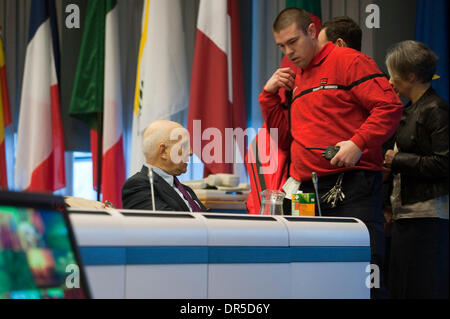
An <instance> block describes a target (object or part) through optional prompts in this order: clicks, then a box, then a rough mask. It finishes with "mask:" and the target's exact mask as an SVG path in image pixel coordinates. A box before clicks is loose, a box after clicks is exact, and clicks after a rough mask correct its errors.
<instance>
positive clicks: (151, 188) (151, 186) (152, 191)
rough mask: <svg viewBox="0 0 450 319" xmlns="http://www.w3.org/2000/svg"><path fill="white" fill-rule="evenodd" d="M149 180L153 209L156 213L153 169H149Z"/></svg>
mask: <svg viewBox="0 0 450 319" xmlns="http://www.w3.org/2000/svg"><path fill="white" fill-rule="evenodd" d="M148 178H149V180H150V190H151V194H152V208H153V211H155V190H154V188H153V169H152V168H151V167H149V168H148Z"/></svg>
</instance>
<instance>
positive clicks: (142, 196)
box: [122, 166, 206, 212]
mask: <svg viewBox="0 0 450 319" xmlns="http://www.w3.org/2000/svg"><path fill="white" fill-rule="evenodd" d="M183 186H184V188H185V189H186V191H187V192H188V193H189V195H191V197H192V199H193V200H194V201H195V202H196V203H197V204H198V205H199V206H200V207H201V208H202V209H203V210H204V211H206V208H205V206H203V204H202V202H201V201H200V200H199V199H198V198H197V195H195V193H194V191H193V190H192V189H191V188H190V187H188V186H186V185H183ZM153 188H154V192H155V206H156V208H155V210H159V211H161V210H164V211H184V212H189V208H188V206H187V205H186V203H185V202H184V201H183V199H182V198H181V197H180V195H178V193H177V192H176V191H175V190H174V189H173V188H172V186H170V185H169V184H168V183H167V182H166V181H165V180H164V179H163V178H162V177H161V176H159V175H158V174H156V173H153ZM122 203H123V208H126V209H143V210H152V209H153V206H152V197H151V191H150V181H149V178H148V168H147V167H146V166H142V169H141V171H140V172H138V173H136V174H134V175H133V176H131V177H130V178H129V179H128V180H127V181H126V182H125V184H123V187H122Z"/></svg>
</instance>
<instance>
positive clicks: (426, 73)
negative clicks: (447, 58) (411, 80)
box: [386, 40, 438, 83]
mask: <svg viewBox="0 0 450 319" xmlns="http://www.w3.org/2000/svg"><path fill="white" fill-rule="evenodd" d="M437 60H438V57H437V56H436V54H434V52H433V51H431V49H430V48H429V47H427V46H426V45H425V44H424V43H422V42H419V41H413V40H406V41H402V42H399V43H396V44H394V45H393V46H391V47H390V48H389V49H388V52H387V54H386V65H387V67H388V68H389V69H391V71H393V72H395V73H397V74H398V75H399V76H400V77H401V78H402V79H403V80H406V79H407V78H408V76H409V75H410V74H411V73H412V74H414V75H415V76H416V78H417V79H418V80H419V81H421V82H422V83H429V82H431V80H432V79H433V75H434V74H435V73H436V68H437Z"/></svg>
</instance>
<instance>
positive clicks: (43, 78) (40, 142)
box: [15, 0, 66, 192]
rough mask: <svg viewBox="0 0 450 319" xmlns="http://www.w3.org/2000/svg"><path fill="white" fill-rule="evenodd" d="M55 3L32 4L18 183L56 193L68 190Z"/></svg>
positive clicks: (43, 0) (44, 0)
mask: <svg viewBox="0 0 450 319" xmlns="http://www.w3.org/2000/svg"><path fill="white" fill-rule="evenodd" d="M58 51H59V45H58V33H57V28H56V11H55V3H54V1H47V0H33V1H32V2H31V14H30V24H29V34H28V44H27V48H26V54H25V66H24V73H23V81H22V93H21V100H20V113H19V127H18V133H17V154H16V167H15V184H16V186H17V187H18V188H20V189H23V190H27V191H46V192H52V191H55V190H58V189H60V188H63V187H65V185H66V176H65V164H64V133H63V128H62V122H61V114H60V98H59V87H58V76H57V67H58V63H57V61H59V60H58V58H59V53H58Z"/></svg>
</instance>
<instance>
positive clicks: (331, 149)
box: [305, 146, 340, 161]
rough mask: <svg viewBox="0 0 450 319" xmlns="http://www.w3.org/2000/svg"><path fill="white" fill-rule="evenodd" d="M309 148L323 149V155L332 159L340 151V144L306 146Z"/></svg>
mask: <svg viewBox="0 0 450 319" xmlns="http://www.w3.org/2000/svg"><path fill="white" fill-rule="evenodd" d="M305 148H306V149H307V150H321V151H324V152H322V156H323V157H325V159H327V160H329V161H330V160H331V159H332V158H333V157H334V156H335V155H336V154H337V152H339V150H340V147H339V146H327V147H305Z"/></svg>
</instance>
